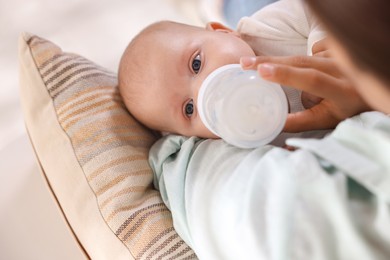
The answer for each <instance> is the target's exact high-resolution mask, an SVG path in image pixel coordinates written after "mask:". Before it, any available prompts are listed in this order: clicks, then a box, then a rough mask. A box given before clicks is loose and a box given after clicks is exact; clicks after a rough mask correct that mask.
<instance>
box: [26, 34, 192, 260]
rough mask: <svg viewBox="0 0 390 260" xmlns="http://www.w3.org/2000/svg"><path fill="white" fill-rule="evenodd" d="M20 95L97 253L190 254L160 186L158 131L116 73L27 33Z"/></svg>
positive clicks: (60, 193)
mask: <svg viewBox="0 0 390 260" xmlns="http://www.w3.org/2000/svg"><path fill="white" fill-rule="evenodd" d="M19 62H20V85H21V102H22V107H23V111H24V116H25V122H26V126H27V130H28V133H29V135H30V139H31V142H32V145H33V147H34V150H35V152H36V156H37V159H38V162H39V164H40V166H41V169H42V172H43V174H44V176H45V178H46V180H47V183H48V185H49V188H50V189H51V191H52V193H53V196H54V197H55V199H56V201H57V203H58V205H59V207H60V209H61V211H62V213H63V215H64V217H65V219H66V221H67V223H68V224H69V227H70V228H71V230H72V232H73V234H74V235H75V238H76V239H77V240H78V242H79V244H80V245H81V247H82V248H83V249H84V251H85V253H86V255H87V256H88V257H90V258H92V259H184V258H186V259H191V258H196V256H195V255H194V253H193V251H192V250H191V249H190V248H189V247H188V246H187V245H186V244H185V243H184V242H183V240H181V238H180V237H179V236H178V235H177V233H176V232H175V230H174V229H173V225H172V218H171V214H170V212H169V211H168V209H167V208H166V207H165V205H164V204H163V202H162V200H161V198H160V195H159V193H158V192H157V191H156V190H154V189H153V185H152V180H153V175H152V172H151V169H150V167H149V164H148V161H147V157H148V150H149V147H150V146H151V144H152V143H153V142H154V141H155V137H154V136H153V134H152V133H151V132H150V131H149V130H148V129H146V128H144V127H142V126H141V125H140V124H139V123H137V122H136V121H135V120H134V119H133V117H132V116H131V115H130V114H129V113H128V112H127V111H126V109H125V107H124V105H123V102H122V100H121V97H120V95H119V93H118V89H117V87H116V85H117V78H116V75H115V74H113V73H111V72H109V71H107V70H106V69H104V68H102V67H100V66H98V65H96V64H94V63H92V62H91V61H89V60H87V59H85V58H83V57H81V56H79V55H76V54H70V53H65V52H62V50H61V49H60V48H59V47H58V46H56V45H55V44H53V43H51V42H49V41H47V40H45V39H42V38H39V37H37V36H33V35H29V34H23V35H22V36H21V37H20V41H19Z"/></svg>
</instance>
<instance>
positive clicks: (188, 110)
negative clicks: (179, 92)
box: [184, 99, 194, 117]
mask: <svg viewBox="0 0 390 260" xmlns="http://www.w3.org/2000/svg"><path fill="white" fill-rule="evenodd" d="M184 112H185V114H186V116H188V117H191V116H192V114H193V113H194V101H193V100H192V99H191V100H190V101H188V103H187V104H186V105H185V107H184Z"/></svg>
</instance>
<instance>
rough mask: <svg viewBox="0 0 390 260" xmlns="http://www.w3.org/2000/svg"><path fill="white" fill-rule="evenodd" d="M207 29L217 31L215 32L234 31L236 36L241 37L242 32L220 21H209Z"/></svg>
mask: <svg viewBox="0 0 390 260" xmlns="http://www.w3.org/2000/svg"><path fill="white" fill-rule="evenodd" d="M206 30H209V31H215V32H224V33H232V34H234V35H235V36H237V37H240V34H239V33H238V32H236V31H235V30H233V29H231V28H229V27H227V26H225V25H223V24H221V23H218V22H209V23H207V24H206Z"/></svg>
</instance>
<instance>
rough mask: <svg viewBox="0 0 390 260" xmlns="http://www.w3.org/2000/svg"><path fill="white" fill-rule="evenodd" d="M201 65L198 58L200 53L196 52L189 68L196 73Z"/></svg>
mask: <svg viewBox="0 0 390 260" xmlns="http://www.w3.org/2000/svg"><path fill="white" fill-rule="evenodd" d="M201 66H202V61H201V60H200V54H198V55H196V56H195V58H194V59H193V60H192V64H191V68H192V70H193V72H194V73H195V74H198V72H199V70H200V67H201Z"/></svg>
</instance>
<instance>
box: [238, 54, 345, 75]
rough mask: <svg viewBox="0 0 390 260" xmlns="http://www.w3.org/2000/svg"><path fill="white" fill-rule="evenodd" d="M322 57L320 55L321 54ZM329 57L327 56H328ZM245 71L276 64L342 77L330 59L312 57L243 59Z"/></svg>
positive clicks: (242, 64)
mask: <svg viewBox="0 0 390 260" xmlns="http://www.w3.org/2000/svg"><path fill="white" fill-rule="evenodd" d="M319 55H320V54H319ZM326 55H327V54H326ZM240 63H241V66H242V68H243V69H257V66H258V65H259V64H263V63H274V64H284V65H290V66H294V67H298V68H312V69H316V70H319V71H322V72H324V73H327V74H330V75H332V76H334V77H339V76H340V70H339V69H338V67H337V66H335V64H334V62H333V60H332V59H330V58H325V57H312V56H257V57H242V58H241V60H240Z"/></svg>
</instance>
